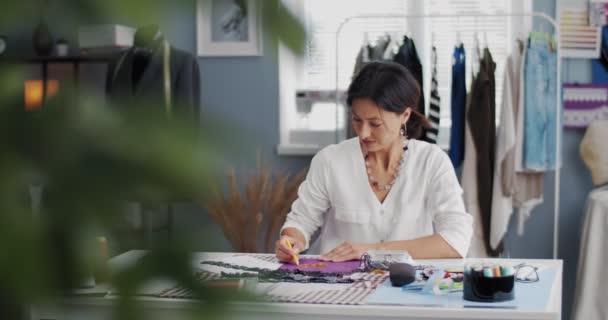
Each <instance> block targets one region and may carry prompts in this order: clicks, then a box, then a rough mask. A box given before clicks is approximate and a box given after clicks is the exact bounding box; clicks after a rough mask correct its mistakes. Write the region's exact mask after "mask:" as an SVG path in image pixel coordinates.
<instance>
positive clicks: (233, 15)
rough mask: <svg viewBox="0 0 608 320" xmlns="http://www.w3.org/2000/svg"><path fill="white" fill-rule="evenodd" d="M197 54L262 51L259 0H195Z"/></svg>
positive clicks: (256, 52)
mask: <svg viewBox="0 0 608 320" xmlns="http://www.w3.org/2000/svg"><path fill="white" fill-rule="evenodd" d="M197 3H198V4H197V23H196V25H197V26H196V28H197V44H196V45H197V52H198V55H199V56H259V55H262V53H263V51H262V30H261V18H260V13H261V8H260V6H261V5H262V1H261V0H198V1H197Z"/></svg>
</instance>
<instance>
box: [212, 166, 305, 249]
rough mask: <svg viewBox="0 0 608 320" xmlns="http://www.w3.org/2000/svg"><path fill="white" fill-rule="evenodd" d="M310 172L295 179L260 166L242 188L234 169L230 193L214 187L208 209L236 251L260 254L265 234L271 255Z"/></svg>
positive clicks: (299, 174) (244, 180)
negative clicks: (299, 188) (280, 231)
mask: <svg viewBox="0 0 608 320" xmlns="http://www.w3.org/2000/svg"><path fill="white" fill-rule="evenodd" d="M258 163H259V162H258ZM306 172H307V170H306V169H304V170H301V171H300V172H298V173H297V174H296V175H295V176H293V177H292V176H291V174H289V173H284V172H278V173H275V174H273V173H272V169H271V168H270V167H268V166H262V165H258V169H257V171H256V172H255V173H254V174H251V175H249V176H248V177H245V178H243V180H242V189H241V188H240V187H239V183H238V179H237V177H236V173H235V170H234V169H230V170H229V171H228V174H227V175H226V176H227V178H228V183H229V185H230V190H229V191H228V193H227V194H222V192H221V191H220V188H219V186H214V187H213V194H212V198H211V200H210V201H209V202H208V203H206V204H205V208H206V209H207V211H208V212H209V215H210V216H211V218H212V219H213V220H214V221H215V222H216V223H217V224H218V225H219V226H220V227H221V228H222V231H223V232H224V235H225V236H226V238H227V239H228V241H230V243H231V244H232V247H233V249H234V250H236V251H238V252H260V250H259V242H260V240H261V239H262V238H260V236H261V233H262V232H264V234H263V244H264V252H271V251H272V250H273V244H274V240H275V239H276V238H277V237H278V231H279V228H280V227H281V225H282V224H283V222H284V221H285V217H286V216H287V213H289V210H290V207H291V204H292V203H293V201H295V200H296V198H297V196H298V187H299V186H300V184H301V183H302V181H304V178H305V177H306ZM240 190H243V192H241V191H240Z"/></svg>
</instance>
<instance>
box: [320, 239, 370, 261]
mask: <svg viewBox="0 0 608 320" xmlns="http://www.w3.org/2000/svg"><path fill="white" fill-rule="evenodd" d="M372 248H373V245H371V244H357V243H352V242H348V241H345V242H343V243H342V244H340V245H339V246H337V247H335V248H334V249H333V250H331V251H330V252H328V253H326V254H324V255H322V256H321V258H320V259H321V260H323V261H332V262H342V261H348V260H358V259H361V256H362V255H363V254H364V253H365V252H366V251H367V250H370V249H372Z"/></svg>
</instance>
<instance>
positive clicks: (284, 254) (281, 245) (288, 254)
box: [275, 235, 303, 263]
mask: <svg viewBox="0 0 608 320" xmlns="http://www.w3.org/2000/svg"><path fill="white" fill-rule="evenodd" d="M287 241H289V242H290V243H291V245H292V247H293V248H289V246H287ZM302 247H303V246H302V244H301V243H300V241H298V240H297V239H296V238H294V237H290V236H287V235H282V236H281V238H280V239H279V240H277V242H276V244H275V254H276V256H277V259H279V261H281V262H291V263H295V261H293V256H294V255H296V256H297V255H298V254H299V253H300V251H302Z"/></svg>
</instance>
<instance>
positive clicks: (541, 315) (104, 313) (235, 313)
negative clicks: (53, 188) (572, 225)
mask: <svg viewBox="0 0 608 320" xmlns="http://www.w3.org/2000/svg"><path fill="white" fill-rule="evenodd" d="M144 254H145V251H140V250H134V251H129V252H126V253H124V254H121V255H119V256H117V257H114V258H112V259H111V261H110V267H111V268H120V267H121V266H124V265H126V264H129V263H132V262H133V261H135V260H137V259H138V258H139V257H141V256H143V255H144ZM226 255H232V254H230V253H198V254H196V255H195V257H194V259H195V260H199V261H202V260H204V259H213V257H218V256H220V257H221V256H226ZM469 260H472V259H468V260H467V261H469ZM486 260H488V259H484V261H486ZM501 260H502V261H503V262H505V261H507V260H506V259H496V261H497V262H500V261H501ZM525 261H526V262H527V263H530V264H533V265H537V266H545V267H555V268H556V270H557V274H556V277H555V280H554V283H553V285H552V289H551V293H550V297H549V300H548V301H549V303H548V304H547V307H546V310H544V311H543V312H528V311H521V310H517V309H486V308H429V307H411V306H376V305H358V306H342V305H320V304H300V303H246V302H243V303H234V304H233V306H234V308H233V310H232V312H231V313H230V316H231V317H230V318H231V319H250V320H255V319H290V320H296V319H324V320H330V319H331V320H337V319H349V320H353V319H531V320H532V319H561V305H562V302H561V301H562V297H561V296H562V294H561V293H562V261H561V260H525ZM508 262H511V263H519V261H517V260H508ZM522 262H523V260H522ZM193 263H197V261H194V262H193ZM416 263H421V264H436V265H454V264H458V263H462V260H416ZM115 300H116V299H115V298H112V297H87V298H66V299H63V300H60V301H58V302H57V303H56V304H55V305H54V306H36V307H33V308H32V319H35V320H42V319H57V320H59V319H66V320H68V319H70V320H71V319H87V320H89V319H90V320H101V319H111V308H112V303H113V302H114V301H115ZM138 300H139V302H140V304H141V305H142V306H144V307H145V309H146V314H145V315H144V317H142V319H178V318H180V316H182V315H184V312H185V311H187V310H188V309H189V308H191V307H192V306H193V305H194V303H195V302H193V301H191V300H187V299H166V298H153V297H141V298H138Z"/></svg>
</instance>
